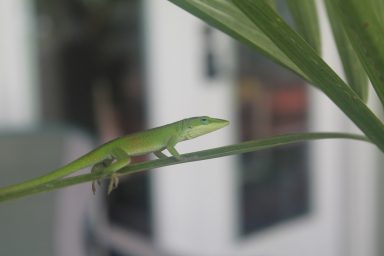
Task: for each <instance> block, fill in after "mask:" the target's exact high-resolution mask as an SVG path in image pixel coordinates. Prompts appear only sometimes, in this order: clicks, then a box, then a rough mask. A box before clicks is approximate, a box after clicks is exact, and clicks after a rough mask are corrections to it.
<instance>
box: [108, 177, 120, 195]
mask: <svg viewBox="0 0 384 256" xmlns="http://www.w3.org/2000/svg"><path fill="white" fill-rule="evenodd" d="M118 185H119V177H118V176H117V175H116V174H112V175H111V180H110V182H109V185H108V195H109V194H110V193H111V192H112V191H113V190H114V189H116V188H117V186H118Z"/></svg>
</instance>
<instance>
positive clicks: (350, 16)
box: [329, 0, 384, 105]
mask: <svg viewBox="0 0 384 256" xmlns="http://www.w3.org/2000/svg"><path fill="white" fill-rule="evenodd" d="M329 5H331V6H332V8H334V9H335V11H336V13H337V15H339V16H340V18H341V21H342V24H343V27H344V30H345V32H346V34H347V36H348V38H349V40H350V42H351V43H352V46H353V48H354V50H355V52H356V53H357V55H358V57H359V59H360V61H361V63H362V65H363V67H364V69H365V71H366V72H367V74H368V77H369V79H370V81H371V83H372V85H373V87H374V88H375V91H376V93H377V95H378V97H379V98H380V100H381V103H382V104H383V105H384V43H383V42H384V26H383V23H381V21H382V15H383V14H381V15H380V14H378V13H377V11H376V8H381V9H382V8H383V4H378V1H376V0H366V1H361V0H334V1H329ZM380 17H381V18H380Z"/></svg>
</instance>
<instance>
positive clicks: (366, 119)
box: [228, 0, 384, 152]
mask: <svg viewBox="0 0 384 256" xmlns="http://www.w3.org/2000/svg"><path fill="white" fill-rule="evenodd" d="M234 3H235V4H236V5H237V6H238V7H239V8H240V9H241V11H242V12H244V14H246V16H247V17H248V18H249V19H250V20H251V21H252V22H253V23H255V24H256V25H257V27H258V28H259V29H260V30H262V31H263V32H264V33H265V34H266V35H267V36H268V37H269V38H270V39H271V41H273V42H274V43H275V45H276V46H277V47H279V48H280V50H281V51H283V52H284V53H285V54H286V56H288V57H289V58H290V59H291V60H292V61H293V62H294V63H295V64H296V65H297V66H298V67H299V68H300V69H301V70H302V72H303V73H304V74H305V75H306V76H307V77H309V78H310V79H311V81H313V84H314V85H315V86H317V87H318V88H319V89H320V90H322V91H323V92H324V93H325V94H326V95H327V96H328V97H329V98H330V99H331V100H332V101H333V102H334V103H335V104H336V105H337V106H338V107H339V108H340V109H341V110H342V111H343V112H344V113H345V114H347V116H348V117H349V118H350V119H351V120H352V121H353V122H354V123H355V124H356V125H357V126H358V127H359V128H360V129H361V130H362V131H363V132H364V133H365V134H366V135H367V137H368V138H370V139H371V141H372V142H374V143H375V144H376V145H377V146H378V147H379V148H380V149H381V151H383V152H384V125H383V124H382V122H381V121H380V120H379V119H378V118H377V117H376V116H375V115H374V114H373V113H372V111H371V110H370V109H369V108H368V107H367V106H366V105H365V104H364V102H362V101H361V100H360V98H359V96H358V95H357V94H356V93H355V92H354V91H352V89H351V88H350V87H348V86H347V85H346V84H345V83H344V82H343V80H342V79H341V78H340V77H338V76H337V74H336V73H335V72H334V71H333V70H332V69H331V68H330V67H329V66H328V65H327V64H326V63H325V62H324V61H323V60H322V59H321V58H320V57H319V56H318V55H317V54H316V52H315V51H314V50H313V48H312V47H310V46H309V45H308V44H307V43H306V42H305V41H304V39H303V38H301V37H300V36H298V35H297V34H296V33H295V32H294V31H293V30H292V29H291V28H290V27H289V26H288V25H287V24H286V23H285V22H284V21H283V20H282V18H281V17H280V16H279V15H277V14H276V13H275V12H274V11H273V10H272V9H271V8H270V7H269V6H268V5H267V4H266V3H265V2H264V1H253V0H234ZM228 15H230V14H228Z"/></svg>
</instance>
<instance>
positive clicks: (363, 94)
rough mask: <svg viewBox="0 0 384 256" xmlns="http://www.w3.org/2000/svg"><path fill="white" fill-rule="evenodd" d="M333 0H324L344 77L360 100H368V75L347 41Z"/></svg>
mask: <svg viewBox="0 0 384 256" xmlns="http://www.w3.org/2000/svg"><path fill="white" fill-rule="evenodd" d="M332 2H333V0H325V4H326V7H327V13H328V18H329V21H330V23H331V27H332V31H333V36H334V38H335V42H336V46H337V49H338V51H339V56H340V59H341V62H342V64H343V69H344V73H345V77H346V79H347V81H348V84H349V85H350V86H351V88H352V89H353V90H354V91H355V92H356V93H357V95H359V97H360V98H361V99H362V101H364V102H367V100H368V77H367V74H366V73H365V70H364V68H363V66H362V65H361V63H360V60H359V58H358V56H357V54H356V53H355V50H354V49H353V47H352V44H351V43H350V42H349V39H348V37H347V35H346V33H345V31H344V28H343V26H342V24H341V20H340V15H338V14H337V11H336V10H335V9H334V5H333V4H332Z"/></svg>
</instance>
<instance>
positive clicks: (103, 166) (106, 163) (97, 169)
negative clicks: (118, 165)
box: [91, 158, 113, 194]
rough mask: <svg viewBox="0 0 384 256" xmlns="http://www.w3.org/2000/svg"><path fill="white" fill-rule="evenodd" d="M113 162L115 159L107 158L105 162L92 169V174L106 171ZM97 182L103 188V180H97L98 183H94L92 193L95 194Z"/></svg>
mask: <svg viewBox="0 0 384 256" xmlns="http://www.w3.org/2000/svg"><path fill="white" fill-rule="evenodd" d="M112 162H113V159H112V158H107V159H105V160H103V161H101V162H100V163H97V164H95V165H94V166H93V167H92V169H91V173H98V172H101V171H103V170H104V169H106V168H107V167H108V166H110V165H111V164H112ZM96 182H97V184H98V185H99V186H101V180H100V179H97V180H96V181H95V180H93V181H92V192H93V194H95V193H96Z"/></svg>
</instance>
